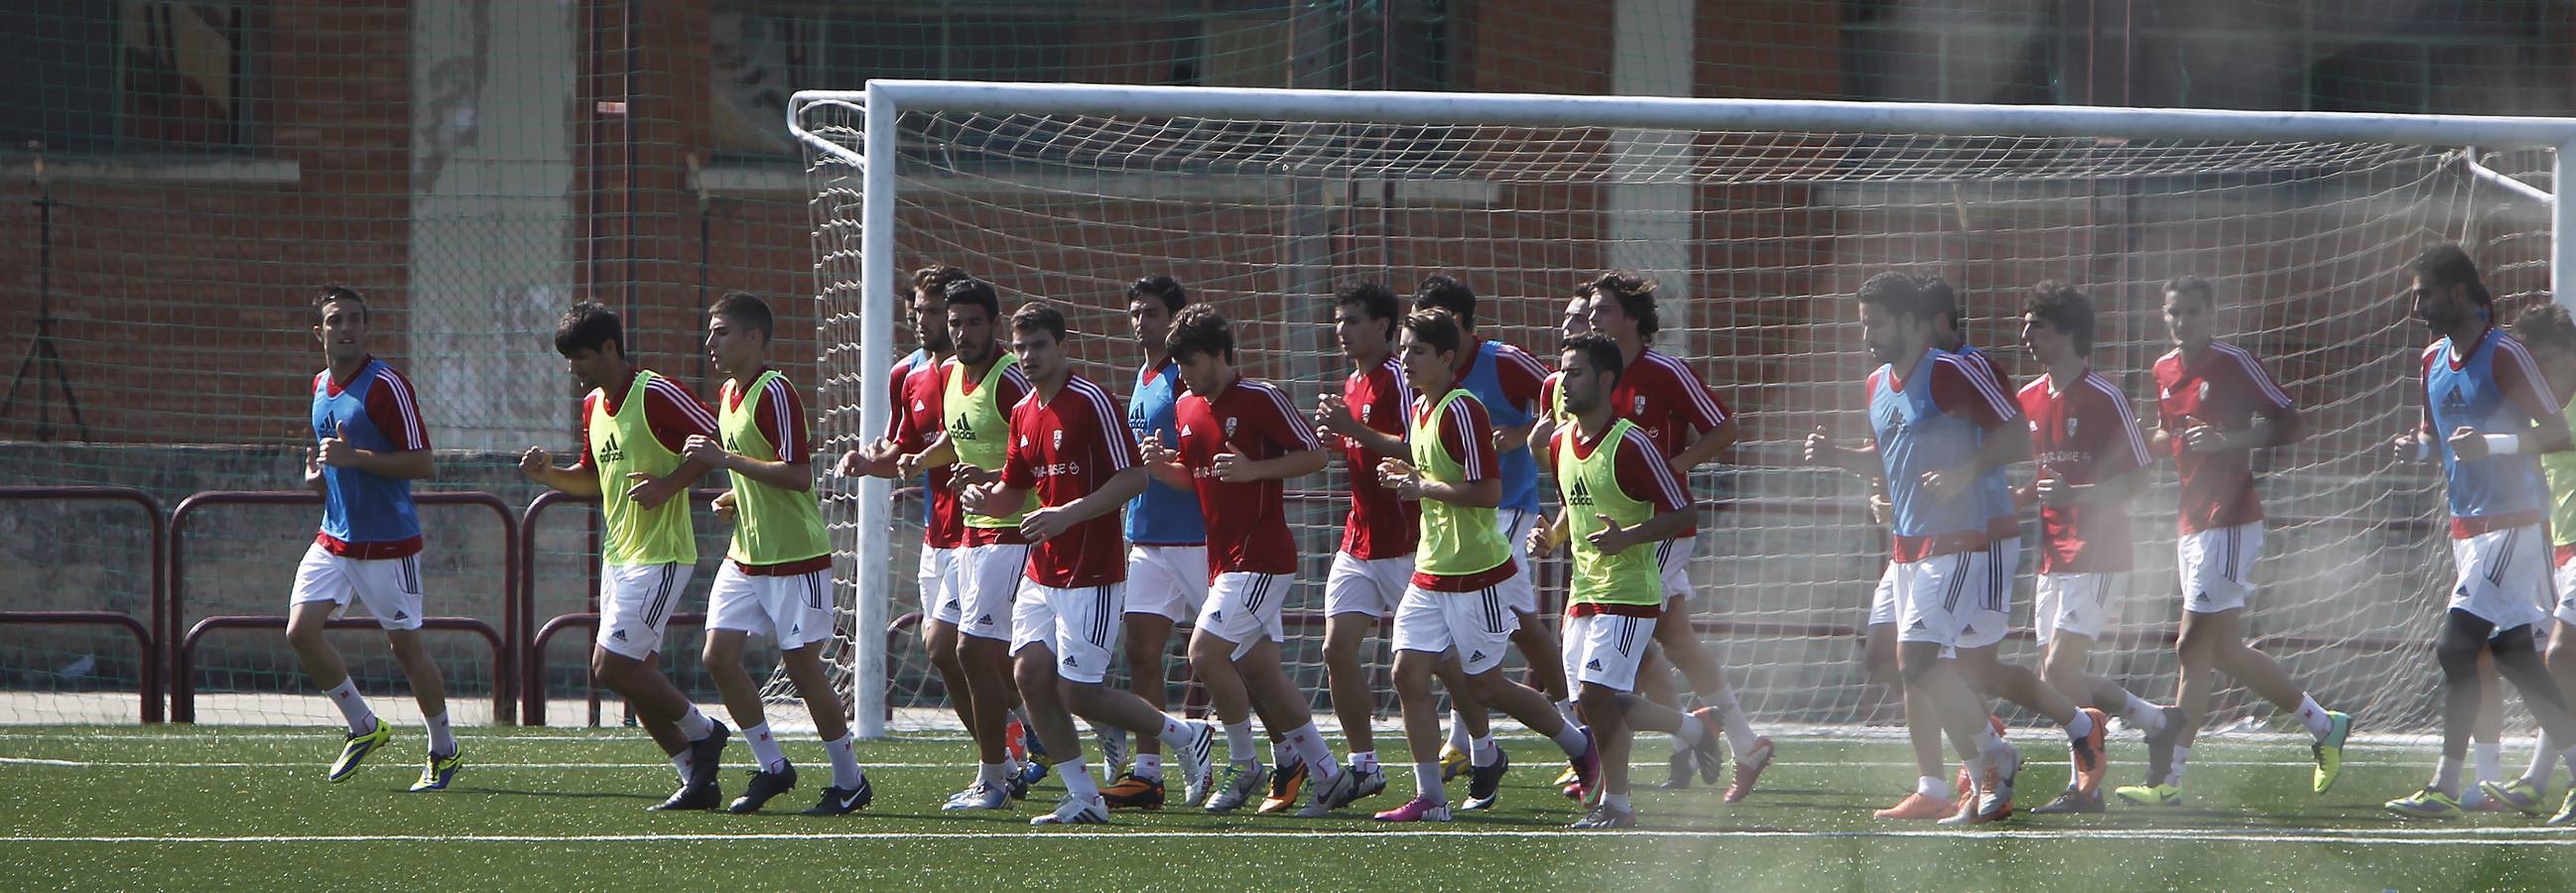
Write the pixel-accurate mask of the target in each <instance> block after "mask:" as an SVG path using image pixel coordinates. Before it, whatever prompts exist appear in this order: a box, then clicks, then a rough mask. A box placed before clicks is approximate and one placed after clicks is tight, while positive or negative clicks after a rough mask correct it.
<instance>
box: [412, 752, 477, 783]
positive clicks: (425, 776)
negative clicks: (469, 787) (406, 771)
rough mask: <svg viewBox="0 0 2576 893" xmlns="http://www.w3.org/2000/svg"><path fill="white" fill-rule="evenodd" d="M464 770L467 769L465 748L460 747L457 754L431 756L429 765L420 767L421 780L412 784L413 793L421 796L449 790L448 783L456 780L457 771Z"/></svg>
mask: <svg viewBox="0 0 2576 893" xmlns="http://www.w3.org/2000/svg"><path fill="white" fill-rule="evenodd" d="M462 768H465V748H463V747H458V748H457V749H456V752H455V753H452V754H448V755H446V756H443V757H442V756H439V755H437V754H430V755H429V763H428V765H425V766H422V767H420V780H419V781H415V782H412V783H411V792H412V793H415V794H420V793H426V792H429V791H444V790H447V783H448V782H449V781H452V780H454V779H455V778H456V770H458V769H462Z"/></svg>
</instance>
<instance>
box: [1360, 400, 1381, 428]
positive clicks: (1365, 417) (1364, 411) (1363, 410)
mask: <svg viewBox="0 0 2576 893" xmlns="http://www.w3.org/2000/svg"><path fill="white" fill-rule="evenodd" d="M1375 412H1377V407H1375V406H1370V405H1368V404H1366V403H1362V404H1360V424H1363V425H1365V424H1368V423H1369V415H1370V414H1372V413H1375Z"/></svg>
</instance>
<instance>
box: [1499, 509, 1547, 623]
mask: <svg viewBox="0 0 2576 893" xmlns="http://www.w3.org/2000/svg"><path fill="white" fill-rule="evenodd" d="M1540 520H1541V519H1540V517H1539V514H1538V513H1537V512H1525V511H1519V510H1516V509H1503V510H1501V511H1497V512H1495V513H1494V527H1495V529H1497V530H1500V531H1501V532H1502V534H1503V541H1504V542H1507V543H1510V544H1512V567H1514V568H1517V570H1514V571H1513V572H1512V578H1511V579H1509V580H1504V581H1503V582H1501V583H1497V584H1494V585H1495V587H1496V588H1498V589H1501V590H1502V591H1503V607H1506V608H1510V609H1512V610H1514V611H1518V612H1520V613H1523V614H1536V613H1538V568H1537V567H1536V566H1534V565H1532V564H1530V554H1529V532H1530V528H1532V527H1536V526H1538V524H1539V521H1540Z"/></svg>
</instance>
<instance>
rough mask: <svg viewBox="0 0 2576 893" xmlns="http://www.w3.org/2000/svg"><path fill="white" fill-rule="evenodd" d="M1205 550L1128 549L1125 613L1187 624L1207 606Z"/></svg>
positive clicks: (1153, 547)
mask: <svg viewBox="0 0 2576 893" xmlns="http://www.w3.org/2000/svg"><path fill="white" fill-rule="evenodd" d="M1207 594H1208V564H1207V547H1206V546H1129V547H1127V611H1126V613H1129V614H1155V615H1160V616H1162V617H1164V618H1166V619H1169V620H1171V621H1172V622H1173V623H1178V624H1187V623H1189V622H1190V621H1192V620H1195V619H1197V618H1198V616H1199V608H1200V606H1202V605H1205V604H1207Z"/></svg>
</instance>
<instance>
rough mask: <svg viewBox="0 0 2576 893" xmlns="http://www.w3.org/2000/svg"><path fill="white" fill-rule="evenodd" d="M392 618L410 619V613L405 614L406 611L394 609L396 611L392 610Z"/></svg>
mask: <svg viewBox="0 0 2576 893" xmlns="http://www.w3.org/2000/svg"><path fill="white" fill-rule="evenodd" d="M394 619H395V620H410V619H411V615H410V614H407V613H404V612H402V611H400V610H396V611H395V612H394Z"/></svg>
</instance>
